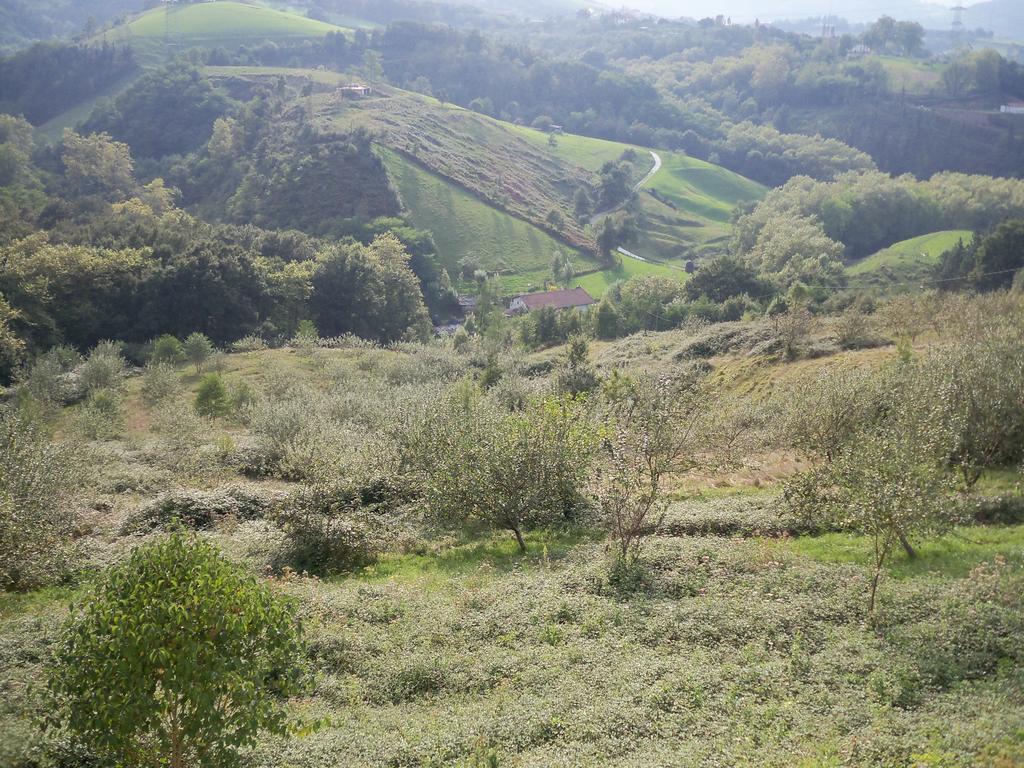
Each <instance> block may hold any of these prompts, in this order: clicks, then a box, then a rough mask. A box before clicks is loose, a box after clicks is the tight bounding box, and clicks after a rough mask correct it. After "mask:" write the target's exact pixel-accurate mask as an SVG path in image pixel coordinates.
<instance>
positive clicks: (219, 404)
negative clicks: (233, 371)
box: [195, 373, 231, 417]
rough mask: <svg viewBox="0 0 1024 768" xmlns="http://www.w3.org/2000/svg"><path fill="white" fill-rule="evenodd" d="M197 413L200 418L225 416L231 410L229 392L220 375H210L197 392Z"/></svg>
mask: <svg viewBox="0 0 1024 768" xmlns="http://www.w3.org/2000/svg"><path fill="white" fill-rule="evenodd" d="M195 406H196V411H197V412H198V413H199V415H200V416H210V417H214V416H223V415H225V414H226V413H227V412H228V411H229V410H230V409H231V402H230V400H229V399H228V390H227V387H225V386H224V381H223V379H221V377H220V375H219V374H216V373H208V374H207V375H206V376H204V377H203V380H202V381H201V382H200V383H199V391H198V392H196V402H195Z"/></svg>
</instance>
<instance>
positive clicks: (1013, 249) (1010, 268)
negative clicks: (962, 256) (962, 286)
mask: <svg viewBox="0 0 1024 768" xmlns="http://www.w3.org/2000/svg"><path fill="white" fill-rule="evenodd" d="M1021 269H1024V219H1017V220H1015V221H1007V222H1005V223H1003V224H1000V225H999V227H997V228H996V231H995V232H993V233H992V234H991V235H989V236H988V237H986V238H985V239H984V240H982V241H981V243H980V245H979V246H978V249H977V251H976V252H975V255H974V267H973V269H971V272H970V274H969V277H970V279H971V282H973V283H974V285H976V286H977V287H978V289H979V290H982V291H991V290H995V289H998V288H1008V287H1009V286H1010V284H1011V283H1013V276H1014V273H1015V272H1016V271H1019V270H1021Z"/></svg>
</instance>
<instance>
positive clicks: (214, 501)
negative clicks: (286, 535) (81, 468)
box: [121, 486, 287, 535]
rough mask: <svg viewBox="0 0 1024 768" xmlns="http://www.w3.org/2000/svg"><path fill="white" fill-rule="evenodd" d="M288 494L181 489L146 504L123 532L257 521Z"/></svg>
mask: <svg viewBox="0 0 1024 768" xmlns="http://www.w3.org/2000/svg"><path fill="white" fill-rule="evenodd" d="M286 496H287V495H286V494H284V493H280V492H268V491H263V490H256V489H253V488H249V487H246V486H229V487H227V488H222V489H218V490H216V491H212V492H206V491H189V490H180V491H174V492H171V493H166V494H164V495H162V496H160V497H159V498H157V499H155V500H153V501H151V502H149V503H148V504H145V505H143V506H142V507H141V508H139V509H138V510H136V511H135V512H134V513H133V514H132V515H130V516H129V517H128V519H127V520H126V521H125V523H124V525H123V526H122V528H121V533H122V535H128V534H133V533H145V532H147V531H153V530H169V529H171V528H173V527H175V526H177V525H182V526H184V527H186V528H191V529H194V530H201V529H204V528H211V527H213V526H214V525H216V524H217V522H218V521H219V520H221V519H222V518H225V517H229V516H230V517H234V518H236V519H238V520H257V519H261V518H265V517H268V516H270V515H271V513H272V512H273V511H274V510H275V509H276V508H277V507H278V506H279V505H281V504H282V503H284V501H285V499H286Z"/></svg>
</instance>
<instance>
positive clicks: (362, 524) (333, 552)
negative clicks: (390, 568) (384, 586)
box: [273, 483, 402, 575]
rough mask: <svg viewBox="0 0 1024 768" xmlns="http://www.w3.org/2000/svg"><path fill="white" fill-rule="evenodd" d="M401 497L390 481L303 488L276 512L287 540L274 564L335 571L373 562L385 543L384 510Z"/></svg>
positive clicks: (387, 510) (297, 568) (281, 566)
mask: <svg viewBox="0 0 1024 768" xmlns="http://www.w3.org/2000/svg"><path fill="white" fill-rule="evenodd" d="M401 500H402V492H401V491H400V490H399V489H395V488H393V487H391V486H390V485H389V484H387V483H384V484H381V483H373V484H370V485H368V486H366V487H365V488H353V487H351V486H347V485H342V486H314V487H311V488H307V489H305V490H303V491H301V492H299V493H298V494H296V495H294V496H293V497H292V498H291V499H289V501H288V502H287V503H286V504H285V505H284V506H283V508H282V509H281V510H280V512H279V513H278V514H277V515H276V516H275V518H274V519H275V522H276V523H277V525H278V526H280V527H281V529H282V530H283V531H284V533H285V536H286V540H285V544H284V545H283V547H282V548H281V549H280V550H279V551H278V552H277V553H276V554H275V556H274V561H273V566H274V567H275V568H276V569H277V570H283V569H285V568H290V569H293V570H296V571H300V572H309V573H315V574H324V575H329V574H333V573H343V572H347V571H353V570H357V569H359V568H361V567H363V566H365V565H369V564H370V563H372V562H374V561H375V560H376V559H377V554H378V553H379V551H380V550H381V549H382V548H383V545H384V541H383V534H382V531H381V518H380V517H379V516H381V515H386V514H387V513H388V512H391V511H393V510H394V508H395V507H396V505H397V504H398V503H400V502H401ZM375 518H376V519H375Z"/></svg>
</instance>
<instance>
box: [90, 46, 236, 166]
mask: <svg viewBox="0 0 1024 768" xmlns="http://www.w3.org/2000/svg"><path fill="white" fill-rule="evenodd" d="M228 108H229V102H228V100H227V99H226V98H225V97H224V96H223V95H222V94H221V93H219V92H218V91H216V90H215V89H214V88H213V86H212V85H211V84H210V82H209V80H207V79H206V78H205V77H203V76H202V74H201V73H200V72H199V70H198V69H196V68H195V67H192V66H189V65H187V64H184V63H177V64H172V65H170V66H168V67H166V68H164V69H160V70H156V71H153V72H149V73H147V74H145V75H143V76H142V77H141V78H140V79H139V80H138V81H136V82H135V83H134V84H133V85H132V86H131V87H130V88H128V90H126V91H125V92H124V93H122V94H121V95H120V96H118V97H117V98H116V99H115V100H114V101H113V102H107V103H104V104H101V105H99V106H97V107H96V109H94V110H93V112H92V114H91V115H90V116H89V119H88V120H86V121H85V122H84V123H83V124H82V126H81V129H80V130H82V131H83V132H85V133H108V134H110V135H111V136H113V137H114V138H115V139H117V140H119V141H123V142H126V143H127V144H128V145H130V146H131V148H132V152H133V153H134V154H135V155H136V156H139V157H163V156H165V155H174V154H183V153H185V152H188V151H190V150H193V149H196V148H197V147H199V146H200V145H202V144H205V143H206V142H207V141H208V140H209V138H210V134H211V132H212V130H213V123H214V120H216V119H217V118H219V117H221V116H223V115H224V114H225V113H226V112H227V110H228Z"/></svg>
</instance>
